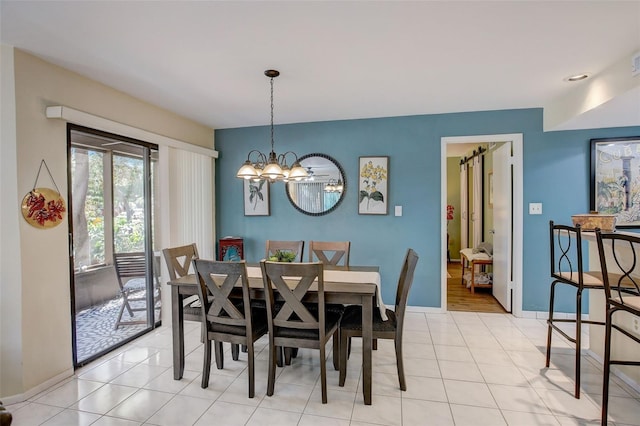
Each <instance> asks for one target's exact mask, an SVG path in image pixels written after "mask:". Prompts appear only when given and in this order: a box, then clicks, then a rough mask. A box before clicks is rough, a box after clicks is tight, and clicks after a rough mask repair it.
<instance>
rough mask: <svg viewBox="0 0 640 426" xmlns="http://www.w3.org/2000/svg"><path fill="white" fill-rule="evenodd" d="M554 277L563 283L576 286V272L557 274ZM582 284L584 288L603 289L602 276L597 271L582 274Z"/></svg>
mask: <svg viewBox="0 0 640 426" xmlns="http://www.w3.org/2000/svg"><path fill="white" fill-rule="evenodd" d="M556 275H557V276H559V277H560V278H561V279H562V280H564V281H567V282H570V283H572V284H574V285H576V286H577V285H578V272H573V273H571V272H557V273H556ZM582 284H583V286H584V287H585V288H587V287H591V288H604V282H603V281H602V274H601V273H600V272H598V271H589V272H584V273H583V274H582Z"/></svg>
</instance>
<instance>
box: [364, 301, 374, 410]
mask: <svg viewBox="0 0 640 426" xmlns="http://www.w3.org/2000/svg"><path fill="white" fill-rule="evenodd" d="M372 340H373V297H371V296H368V297H365V298H364V300H363V301H362V393H363V395H364V404H365V405H371V375H372V373H371V370H372V368H371V364H372V362H371V341H372Z"/></svg>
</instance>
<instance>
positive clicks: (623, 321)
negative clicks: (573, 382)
mask: <svg viewBox="0 0 640 426" xmlns="http://www.w3.org/2000/svg"><path fill="white" fill-rule="evenodd" d="M596 241H597V243H598V254H599V257H600V270H601V271H602V278H603V281H604V292H605V296H606V302H607V313H606V321H605V338H604V366H603V377H602V417H601V424H602V425H607V424H608V412H609V377H610V374H611V366H612V365H635V366H640V361H639V360H638V358H637V357H635V359H634V360H629V359H626V360H624V359H620V357H619V355H618V356H617V357H616V358H613V359H612V357H611V341H612V337H613V331H614V330H615V331H617V332H618V333H620V334H621V335H622V336H623V337H626V338H628V339H630V340H632V341H633V342H635V343H640V337H638V335H637V332H636V333H635V334H634V331H633V330H632V329H631V324H632V321H631V319H632V318H633V319H634V320H635V321H640V264H639V263H638V262H640V259H639V258H638V256H640V236H638V235H628V234H626V235H625V234H621V233H617V232H606V233H605V232H600V230H599V229H596ZM614 315H615V317H614ZM624 316H626V317H627V318H624ZM614 318H615V319H617V321H614ZM621 347H622V345H616V348H618V349H619V348H621ZM627 353H633V351H631V350H630V351H629V352H627ZM635 353H636V354H637V353H638V350H636V351H635Z"/></svg>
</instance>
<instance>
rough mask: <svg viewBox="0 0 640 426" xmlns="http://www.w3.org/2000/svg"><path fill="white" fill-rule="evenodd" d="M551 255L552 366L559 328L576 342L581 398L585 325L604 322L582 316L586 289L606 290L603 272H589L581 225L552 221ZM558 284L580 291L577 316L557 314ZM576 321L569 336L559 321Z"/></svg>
mask: <svg viewBox="0 0 640 426" xmlns="http://www.w3.org/2000/svg"><path fill="white" fill-rule="evenodd" d="M549 232H550V250H549V252H550V254H551V278H552V279H553V281H552V282H551V291H550V294H549V317H548V318H547V324H548V327H547V328H548V330H547V358H546V362H545V365H546V367H547V368H548V367H549V364H550V361H551V336H552V335H553V331H554V330H555V331H556V332H558V333H559V334H560V335H562V336H563V337H564V338H565V339H567V340H568V341H570V342H571V343H573V344H574V345H575V373H576V379H575V388H574V396H575V397H576V398H580V364H581V363H580V361H581V357H582V352H581V350H582V324H597V325H603V326H604V322H602V321H594V320H585V319H582V294H583V292H584V291H585V290H604V283H603V282H602V274H600V273H596V272H586V271H584V267H583V254H582V244H583V243H582V230H581V228H580V225H577V226H569V225H559V224H555V223H554V222H553V221H550V222H549ZM558 285H562V286H568V287H572V288H574V289H575V291H576V295H575V299H574V303H575V310H576V316H575V318H566V316H563V317H561V318H557V316H556V315H555V309H556V306H555V294H556V287H557V286H558ZM562 323H571V324H575V332H574V333H573V335H569V333H568V332H567V331H566V329H563V328H561V327H560V326H559V325H558V324H562Z"/></svg>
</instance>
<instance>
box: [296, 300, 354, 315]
mask: <svg viewBox="0 0 640 426" xmlns="http://www.w3.org/2000/svg"><path fill="white" fill-rule="evenodd" d="M304 305H305V306H306V307H307V309H309V310H310V311H314V310H318V305H317V304H315V303H305V304H304ZM324 307H325V309H326V311H327V312H333V313H335V314H340V315H342V314H343V313H344V310H345V306H344V305H342V304H340V303H327V304H326V305H325V306H324Z"/></svg>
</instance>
